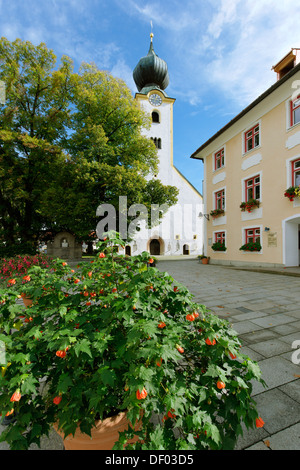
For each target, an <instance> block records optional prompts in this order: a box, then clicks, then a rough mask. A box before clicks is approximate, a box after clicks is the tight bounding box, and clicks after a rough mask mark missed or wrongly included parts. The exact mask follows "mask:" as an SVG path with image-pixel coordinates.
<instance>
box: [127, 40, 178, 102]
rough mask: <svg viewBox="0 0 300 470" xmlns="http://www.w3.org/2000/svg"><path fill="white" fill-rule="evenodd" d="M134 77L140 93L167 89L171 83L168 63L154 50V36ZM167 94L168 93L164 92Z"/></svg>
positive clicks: (136, 68)
mask: <svg viewBox="0 0 300 470" xmlns="http://www.w3.org/2000/svg"><path fill="white" fill-rule="evenodd" d="M133 79H134V81H135V84H136V86H137V89H138V91H139V92H140V93H143V94H147V93H148V92H149V91H150V90H153V89H157V90H160V91H163V90H165V88H167V86H168V85H169V73H168V66H167V63H166V62H165V61H164V60H163V59H161V58H160V57H158V55H157V54H156V53H155V52H154V49H153V43H152V36H151V43H150V48H149V52H148V54H147V55H146V56H145V57H142V58H141V59H140V60H139V62H138V64H137V66H136V67H135V69H134V71H133ZM164 95H165V96H167V95H166V93H164Z"/></svg>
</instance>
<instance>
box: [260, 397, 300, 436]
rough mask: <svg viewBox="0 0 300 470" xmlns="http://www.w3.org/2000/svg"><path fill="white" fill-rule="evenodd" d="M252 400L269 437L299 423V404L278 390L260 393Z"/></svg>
mask: <svg viewBox="0 0 300 470" xmlns="http://www.w3.org/2000/svg"><path fill="white" fill-rule="evenodd" d="M254 399H255V401H256V405H257V410H258V412H259V415H260V416H261V417H262V419H263V420H264V422H265V424H264V429H265V430H266V431H267V432H268V433H269V434H270V435H271V434H274V433H276V432H278V431H280V430H281V429H284V428H287V427H288V426H291V425H293V424H295V423H297V422H298V421H299V416H300V404H299V403H298V402H296V401H295V400H293V399H292V398H290V397H289V396H288V395H286V394H285V393H284V392H283V391H281V390H279V389H273V390H268V391H267V392H264V393H260V394H259V395H258V396H256V397H255V398H254Z"/></svg>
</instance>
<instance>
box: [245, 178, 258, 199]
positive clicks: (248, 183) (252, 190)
mask: <svg viewBox="0 0 300 470" xmlns="http://www.w3.org/2000/svg"><path fill="white" fill-rule="evenodd" d="M250 199H260V175H256V176H253V177H252V178H249V179H247V180H245V202H248V201H249V200H250Z"/></svg>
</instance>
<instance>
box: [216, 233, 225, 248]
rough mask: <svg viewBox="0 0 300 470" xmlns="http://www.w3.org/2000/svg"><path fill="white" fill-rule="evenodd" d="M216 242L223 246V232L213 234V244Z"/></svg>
mask: <svg viewBox="0 0 300 470" xmlns="http://www.w3.org/2000/svg"><path fill="white" fill-rule="evenodd" d="M218 242H219V243H222V244H224V245H225V232H215V243H218Z"/></svg>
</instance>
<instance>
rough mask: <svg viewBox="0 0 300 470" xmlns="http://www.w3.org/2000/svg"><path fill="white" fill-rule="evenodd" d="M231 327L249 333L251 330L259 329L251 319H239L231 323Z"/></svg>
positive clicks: (238, 331)
mask: <svg viewBox="0 0 300 470" xmlns="http://www.w3.org/2000/svg"><path fill="white" fill-rule="evenodd" d="M233 329H234V330H235V331H236V332H237V333H239V334H243V333H250V332H253V331H257V330H261V327H260V326H258V325H255V324H254V323H252V322H251V321H248V320H245V321H240V322H237V323H233Z"/></svg>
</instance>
